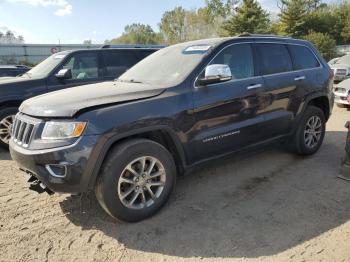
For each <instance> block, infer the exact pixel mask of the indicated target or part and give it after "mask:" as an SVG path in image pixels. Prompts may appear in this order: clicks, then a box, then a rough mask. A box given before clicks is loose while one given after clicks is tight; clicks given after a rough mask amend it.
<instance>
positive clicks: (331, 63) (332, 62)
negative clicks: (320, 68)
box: [328, 57, 340, 66]
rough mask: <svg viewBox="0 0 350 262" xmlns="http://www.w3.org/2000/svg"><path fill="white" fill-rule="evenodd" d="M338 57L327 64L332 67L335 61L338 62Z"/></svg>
mask: <svg viewBox="0 0 350 262" xmlns="http://www.w3.org/2000/svg"><path fill="white" fill-rule="evenodd" d="M339 58H340V57H335V58H333V59H331V60H329V61H328V64H329V65H330V66H331V65H334V64H335V63H337V61H338V60H339Z"/></svg>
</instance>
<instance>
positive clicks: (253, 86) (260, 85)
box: [247, 84, 262, 90]
mask: <svg viewBox="0 0 350 262" xmlns="http://www.w3.org/2000/svg"><path fill="white" fill-rule="evenodd" d="M260 87H262V84H256V85H250V86H248V87H247V89H248V90H251V89H256V88H260Z"/></svg>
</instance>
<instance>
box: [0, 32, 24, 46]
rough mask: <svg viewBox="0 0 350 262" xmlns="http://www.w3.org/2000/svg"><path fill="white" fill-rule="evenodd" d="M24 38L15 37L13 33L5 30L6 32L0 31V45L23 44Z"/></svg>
mask: <svg viewBox="0 0 350 262" xmlns="http://www.w3.org/2000/svg"><path fill="white" fill-rule="evenodd" d="M23 43H24V38H23V36H21V35H19V36H16V35H15V33H14V32H12V31H10V30H7V31H6V32H2V31H0V44H23Z"/></svg>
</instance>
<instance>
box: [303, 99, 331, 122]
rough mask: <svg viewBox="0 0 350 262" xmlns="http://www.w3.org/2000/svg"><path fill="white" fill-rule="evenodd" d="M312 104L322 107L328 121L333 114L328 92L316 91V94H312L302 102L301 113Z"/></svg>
mask: <svg viewBox="0 0 350 262" xmlns="http://www.w3.org/2000/svg"><path fill="white" fill-rule="evenodd" d="M310 105H312V106H316V107H318V108H320V109H321V110H322V111H323V113H324V116H325V118H326V121H327V120H328V119H329V117H330V115H331V108H330V102H329V98H328V96H327V95H326V94H323V93H316V94H312V95H311V96H309V97H307V98H306V99H305V100H304V102H303V103H302V104H301V106H300V108H299V113H304V112H305V109H306V108H307V107H308V106H310ZM299 115H301V114H299Z"/></svg>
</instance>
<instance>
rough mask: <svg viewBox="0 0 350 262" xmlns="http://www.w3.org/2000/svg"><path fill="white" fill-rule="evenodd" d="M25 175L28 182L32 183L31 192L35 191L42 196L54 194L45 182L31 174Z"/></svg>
mask: <svg viewBox="0 0 350 262" xmlns="http://www.w3.org/2000/svg"><path fill="white" fill-rule="evenodd" d="M25 174H26V177H27V179H28V180H27V182H28V183H30V185H29V189H30V190H33V191H35V192H37V193H39V194H42V193H44V192H46V193H48V194H49V195H52V194H54V192H53V191H51V190H50V189H49V188H48V187H47V186H46V185H45V184H44V183H43V182H41V181H40V180H39V179H37V178H36V177H35V176H34V175H32V174H30V173H29V172H26V173H25Z"/></svg>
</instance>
